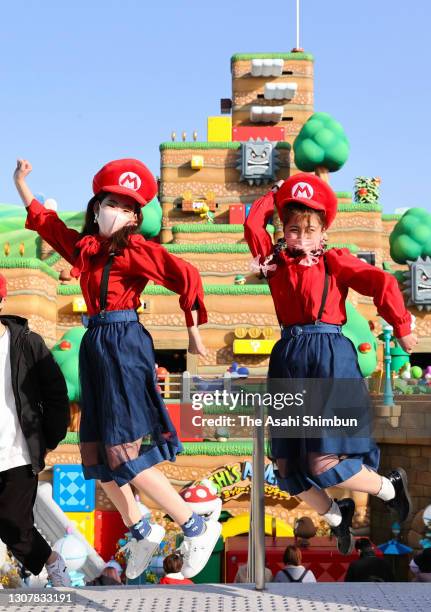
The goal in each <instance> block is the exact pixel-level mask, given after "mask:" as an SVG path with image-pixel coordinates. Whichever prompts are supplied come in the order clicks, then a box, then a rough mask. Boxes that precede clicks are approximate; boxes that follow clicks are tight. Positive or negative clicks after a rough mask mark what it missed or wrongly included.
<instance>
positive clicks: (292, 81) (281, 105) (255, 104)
mask: <svg viewBox="0 0 431 612" xmlns="http://www.w3.org/2000/svg"><path fill="white" fill-rule="evenodd" d="M313 61H314V60H313V56H312V55H311V54H309V53H295V52H292V53H253V54H243V53H237V54H235V55H233V56H232V59H231V71H232V140H236V141H244V140H248V138H247V135H248V134H250V136H252V137H253V134H256V137H258V134H259V133H260V135H261V136H260V137H262V135H265V133H266V134H267V137H268V140H277V141H280V140H284V141H287V142H289V143H290V144H292V143H293V141H294V139H295V137H296V136H297V134H298V133H299V131H300V129H301V128H302V126H303V124H304V123H305V122H306V121H307V119H308V118H309V117H310V115H312V114H313V112H314V111H313V93H314V91H313V90H314V83H313ZM246 128H252V129H251V130H247V129H246ZM268 128H269V129H268ZM271 135H272V136H271Z"/></svg>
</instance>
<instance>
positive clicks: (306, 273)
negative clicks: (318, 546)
mask: <svg viewBox="0 0 431 612" xmlns="http://www.w3.org/2000/svg"><path fill="white" fill-rule="evenodd" d="M273 212H274V194H273V193H272V192H269V193H268V194H266V195H265V196H263V197H262V198H259V199H258V200H256V201H255V202H254V204H253V206H252V207H251V209H250V212H249V214H248V217H247V219H246V221H245V224H244V235H245V238H246V240H247V243H248V245H249V247H250V250H251V252H252V254H253V257H257V256H259V257H260V263H261V264H263V262H264V260H265V258H266V257H268V256H269V255H271V253H272V252H273V248H274V245H273V242H272V239H271V236H270V235H269V234H268V232H267V231H266V229H265V228H266V224H267V222H268V219H269V218H270V217H271V215H272V214H273ZM326 260H327V263H328V270H329V273H330V278H329V290H328V296H327V300H326V306H325V309H324V311H323V314H322V317H321V319H322V322H324V323H333V324H336V325H343V324H344V323H345V322H346V306H345V302H346V298H347V294H348V291H349V287H351V288H352V289H354V290H355V291H357V292H358V293H361V294H362V295H368V296H371V297H372V298H373V301H374V304H375V306H376V308H377V311H378V313H379V314H380V316H382V317H383V318H384V319H385V320H386V321H387V322H388V323H389V324H390V325H392V326H393V328H394V335H395V336H396V337H397V338H401V337H403V336H406V335H408V334H409V333H410V332H411V314H410V313H409V312H408V310H407V309H406V307H405V305H404V299H403V296H402V294H401V291H400V289H399V287H398V283H397V280H396V279H395V277H393V276H392V275H391V274H389V273H387V272H385V271H383V270H381V269H380V268H376V267H375V266H371V265H370V264H367V263H365V262H364V261H361V260H360V259H358V258H357V257H355V256H353V255H351V254H350V253H349V250H348V249H335V248H334V249H329V250H328V251H327V252H326ZM270 263H274V262H270ZM324 280H325V266H324V261H323V258H322V257H321V258H320V259H319V263H317V264H315V265H312V266H304V265H300V264H299V263H298V258H293V257H290V256H289V255H288V254H287V253H286V252H285V251H283V252H282V253H281V262H280V263H279V264H278V265H277V268H276V270H274V271H271V272H269V273H268V284H269V287H270V290H271V295H272V299H273V300H274V306H275V310H276V313H277V316H278V319H279V321H280V323H282V324H283V325H284V326H287V325H295V324H298V325H301V324H302V325H304V324H306V323H312V322H313V321H315V320H316V319H317V315H318V312H319V308H320V305H321V302H322V293H323V286H324Z"/></svg>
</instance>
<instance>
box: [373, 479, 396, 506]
mask: <svg viewBox="0 0 431 612" xmlns="http://www.w3.org/2000/svg"><path fill="white" fill-rule="evenodd" d="M380 478H381V479H382V486H381V487H380V491H379V492H378V493H377V495H376V497H378V498H379V499H382V500H383V501H389V500H390V499H394V497H395V489H394V485H393V484H392V482H391V481H390V480H389V478H386V476H380Z"/></svg>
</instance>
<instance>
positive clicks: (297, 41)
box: [296, 0, 299, 49]
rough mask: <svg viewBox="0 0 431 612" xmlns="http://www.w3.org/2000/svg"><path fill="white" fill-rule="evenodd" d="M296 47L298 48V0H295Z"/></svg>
mask: <svg viewBox="0 0 431 612" xmlns="http://www.w3.org/2000/svg"><path fill="white" fill-rule="evenodd" d="M296 48H297V49H299V0H296Z"/></svg>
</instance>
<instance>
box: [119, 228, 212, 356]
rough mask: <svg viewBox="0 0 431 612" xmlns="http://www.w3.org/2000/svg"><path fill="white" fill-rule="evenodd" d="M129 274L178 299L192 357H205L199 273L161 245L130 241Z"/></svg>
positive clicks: (139, 239) (204, 318) (136, 239)
mask: <svg viewBox="0 0 431 612" xmlns="http://www.w3.org/2000/svg"><path fill="white" fill-rule="evenodd" d="M130 259H131V270H130V271H131V273H132V274H134V275H139V274H142V275H143V276H146V277H147V278H149V279H151V280H153V281H154V282H155V283H156V284H158V285H162V286H164V287H166V288H167V289H170V290H171V291H174V292H175V293H178V294H179V296H180V300H179V302H180V306H181V308H182V310H183V311H184V314H185V319H186V325H187V328H188V332H189V340H190V346H189V350H190V352H192V353H199V354H201V355H205V354H206V349H205V347H204V346H203V344H202V341H201V338H200V333H199V329H198V325H202V324H203V323H206V322H207V320H208V316H207V312H206V308H205V304H204V301H203V297H204V292H203V287H202V281H201V277H200V274H199V271H198V270H197V268H195V266H193V265H192V264H190V263H188V262H187V261H184V259H181V258H180V257H176V256H175V255H171V253H169V252H168V251H167V250H166V249H165V248H164V247H163V246H162V245H161V244H157V243H155V242H150V241H147V240H145V239H144V238H143V237H142V236H139V235H135V236H133V237H132V243H131V248H130Z"/></svg>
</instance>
